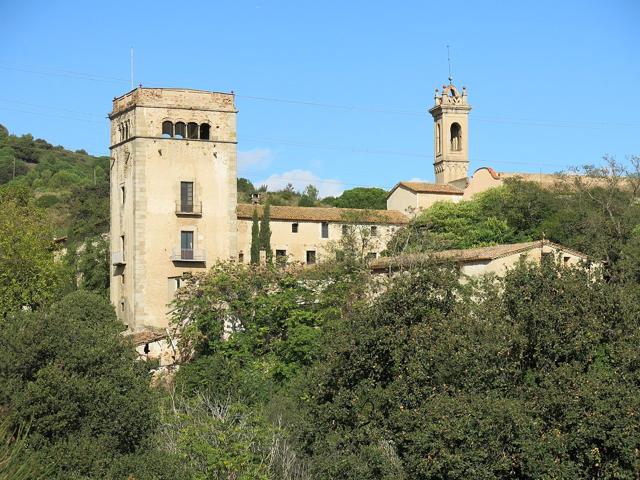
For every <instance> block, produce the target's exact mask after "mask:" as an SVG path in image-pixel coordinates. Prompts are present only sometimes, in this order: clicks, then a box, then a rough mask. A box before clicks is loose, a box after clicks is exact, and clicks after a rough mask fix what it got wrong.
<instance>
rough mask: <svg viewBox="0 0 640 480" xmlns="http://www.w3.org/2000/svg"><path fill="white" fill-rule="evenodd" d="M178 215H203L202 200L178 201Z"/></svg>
mask: <svg viewBox="0 0 640 480" xmlns="http://www.w3.org/2000/svg"><path fill="white" fill-rule="evenodd" d="M176 215H191V216H198V217H199V216H200V215H202V202H200V203H182V202H176Z"/></svg>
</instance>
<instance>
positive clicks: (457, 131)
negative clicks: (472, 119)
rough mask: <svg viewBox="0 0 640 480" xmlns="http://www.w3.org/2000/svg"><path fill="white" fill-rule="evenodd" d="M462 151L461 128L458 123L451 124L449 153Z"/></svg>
mask: <svg viewBox="0 0 640 480" xmlns="http://www.w3.org/2000/svg"><path fill="white" fill-rule="evenodd" d="M460 150H462V128H461V127H460V124H459V123H452V124H451V151H452V152H459V151H460Z"/></svg>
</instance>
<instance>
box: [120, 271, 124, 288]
mask: <svg viewBox="0 0 640 480" xmlns="http://www.w3.org/2000/svg"><path fill="white" fill-rule="evenodd" d="M120 284H121V285H124V273H123V274H122V275H120Z"/></svg>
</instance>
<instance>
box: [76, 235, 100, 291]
mask: <svg viewBox="0 0 640 480" xmlns="http://www.w3.org/2000/svg"><path fill="white" fill-rule="evenodd" d="M69 257H70V258H73V260H74V261H75V272H76V276H77V285H78V287H79V288H81V289H83V290H88V291H90V292H93V293H96V294H98V295H104V296H105V297H108V296H109V241H108V240H107V238H105V237H103V236H98V237H89V238H87V239H86V240H85V241H84V242H83V243H82V244H81V245H80V246H79V247H78V249H77V250H76V253H75V255H69Z"/></svg>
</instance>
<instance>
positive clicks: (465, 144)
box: [429, 83, 471, 188]
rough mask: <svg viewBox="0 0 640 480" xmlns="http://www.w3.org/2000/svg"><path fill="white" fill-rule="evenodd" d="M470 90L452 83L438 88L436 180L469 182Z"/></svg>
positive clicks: (432, 111)
mask: <svg viewBox="0 0 640 480" xmlns="http://www.w3.org/2000/svg"><path fill="white" fill-rule="evenodd" d="M470 111H471V105H469V104H468V103H467V90H466V88H465V87H462V93H460V92H458V89H457V88H456V87H455V86H453V85H452V84H451V83H449V85H445V86H443V90H442V93H441V94H440V93H439V91H438V89H437V88H436V95H435V105H434V106H433V107H432V108H431V109H430V110H429V113H430V114H431V115H432V116H433V122H434V124H433V129H434V132H433V133H434V135H433V138H434V146H433V147H434V148H433V151H434V162H433V168H434V170H435V174H436V183H448V184H451V185H454V186H456V187H459V188H464V187H465V186H466V185H467V175H468V170H469V112H470Z"/></svg>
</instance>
